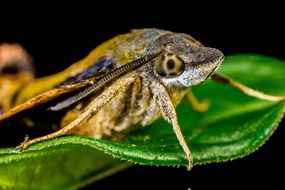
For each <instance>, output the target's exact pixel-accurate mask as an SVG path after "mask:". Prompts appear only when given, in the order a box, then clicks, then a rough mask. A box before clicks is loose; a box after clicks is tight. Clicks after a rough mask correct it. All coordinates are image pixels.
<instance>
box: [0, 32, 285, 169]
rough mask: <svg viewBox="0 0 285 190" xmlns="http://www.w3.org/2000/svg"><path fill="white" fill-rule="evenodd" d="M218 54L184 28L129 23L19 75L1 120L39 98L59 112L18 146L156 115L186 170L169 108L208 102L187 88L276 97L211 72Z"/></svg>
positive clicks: (126, 125) (127, 126) (115, 129)
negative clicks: (42, 71)
mask: <svg viewBox="0 0 285 190" xmlns="http://www.w3.org/2000/svg"><path fill="white" fill-rule="evenodd" d="M223 60H224V55H223V53H222V52H221V51H219V50H217V49H214V48H210V47H205V46H203V45H202V44H201V43H200V42H199V41H197V40H195V39H194V38H193V37H191V36H189V35H187V34H183V33H174V32H170V31H166V30H159V29H138V30H132V31H131V32H130V33H127V34H122V35H118V36H116V37H114V38H112V39H110V40H109V41H106V42H104V43H103V44H101V45H99V46H98V47H97V48H95V49H94V50H93V51H92V52H91V53H90V54H89V55H88V56H87V57H85V58H83V59H82V60H80V61H79V62H77V63H75V64H73V65H71V66H70V67H68V68H67V69H65V70H64V71H62V72H60V73H57V74H54V75H51V76H48V77H44V78H39V79H33V78H31V79H30V80H28V81H27V82H25V83H24V84H23V85H21V88H20V90H18V91H17V93H12V94H10V95H11V96H13V98H10V99H9V100H10V102H9V104H7V103H6V105H9V106H6V110H4V111H5V112H4V113H3V114H1V115H0V122H2V123H3V122H5V121H7V120H8V119H10V118H12V117H15V116H16V115H18V114H20V113H22V112H24V111H27V110H30V109H32V108H34V107H36V106H40V105H45V104H47V105H49V106H48V107H47V109H46V112H55V113H56V112H59V111H61V112H62V111H63V112H64V114H63V116H62V118H61V119H60V122H59V123H58V125H59V126H60V129H59V130H58V131H56V132H53V133H51V134H48V135H46V136H42V137H38V138H35V139H31V140H26V141H24V142H23V143H22V144H21V145H20V148H21V149H22V150H25V149H27V148H28V147H29V146H30V145H32V144H35V143H38V142H42V141H47V140H50V139H54V138H57V137H60V136H63V135H67V134H73V135H81V136H87V137H93V138H97V139H100V138H109V139H113V138H117V137H118V136H120V134H126V133H127V132H128V131H130V130H132V128H133V127H134V126H135V125H137V124H139V125H140V126H146V125H148V124H150V123H152V122H154V121H155V120H157V119H158V118H160V117H161V116H162V117H163V118H164V119H165V120H166V121H168V122H169V123H171V124H172V127H173V131H174V134H175V135H176V137H177V140H178V142H179V143H180V145H181V148H182V149H183V151H184V152H185V156H186V157H187V159H188V161H189V163H188V166H187V168H188V170H190V169H191V168H192V167H193V158H192V154H191V151H190V148H189V147H188V144H187V143H189V140H187V137H184V136H183V133H182V131H181V129H180V127H179V123H178V121H177V115H176V111H175V107H176V106H177V105H178V104H179V103H180V101H181V100H182V98H184V97H187V99H188V101H189V102H190V103H191V105H192V106H193V108H194V109H195V110H197V111H205V110H206V109H207V107H208V106H209V104H208V103H207V102H198V101H197V99H196V98H195V96H194V94H193V93H192V91H191V88H192V87H194V86H197V85H200V84H202V83H204V82H205V81H206V80H207V79H212V80H214V81H216V82H218V83H222V84H227V85H230V86H232V87H234V88H237V89H239V90H241V91H242V92H244V93H246V94H248V95H250V96H254V97H256V98H260V99H264V100H269V101H281V100H283V97H278V96H271V95H267V94H264V93H262V92H258V91H256V90H253V89H251V88H249V87H247V86H245V85H243V84H241V83H239V82H237V81H235V80H233V79H230V78H227V77H225V76H221V75H219V74H216V73H215V72H216V70H217V69H218V68H219V66H220V65H221V64H222V62H223ZM0 103H1V102H0ZM50 104H52V105H50Z"/></svg>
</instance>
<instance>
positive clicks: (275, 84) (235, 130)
mask: <svg viewBox="0 0 285 190" xmlns="http://www.w3.org/2000/svg"><path fill="white" fill-rule="evenodd" d="M219 73H222V74H224V75H226V76H229V77H231V78H234V79H235V80H237V81H239V82H242V83H244V84H246V85H248V86H250V87H253V88H255V89H257V90H260V91H263V92H266V93H270V94H274V95H283V96H285V87H284V81H285V63H284V62H283V61H280V60H277V59H274V58H270V57H265V56H259V55H236V56H229V57H227V59H226V60H225V63H224V64H223V65H222V66H221V68H220V70H219ZM193 90H194V93H195V94H196V95H197V96H198V97H199V99H204V98H208V99H210V101H211V107H210V109H209V110H208V111H207V112H205V113H197V112H194V111H193V110H192V108H191V107H190V106H189V105H188V103H187V102H186V101H183V102H182V103H181V104H180V105H179V106H178V108H177V113H178V117H179V122H180V125H181V127H182V131H183V133H184V135H185V137H186V139H187V142H188V144H189V146H190V149H191V151H192V153H193V156H194V164H195V165H197V164H204V163H211V162H222V161H227V160H232V159H236V158H240V157H243V156H246V155H248V154H250V153H251V152H253V151H255V150H257V149H258V148H259V147H260V146H262V145H263V144H264V143H265V142H266V140H268V138H269V137H270V136H271V135H272V133H273V132H274V130H275V129H276V127H277V126H278V123H279V122H280V120H281V119H282V117H283V114H284V111H285V103H284V102H282V103H272V102H267V101H262V100H258V99H255V98H252V97H249V96H247V95H245V94H243V93H241V92H240V91H238V90H236V89H233V88H232V87H229V86H225V85H221V84H217V83H214V82H213V81H208V82H206V83H205V84H204V85H202V86H199V87H196V88H194V89H193ZM113 157H115V158H117V159H114V158H113ZM121 159H123V160H128V161H131V162H133V163H138V164H146V165H158V166H166V165H167V166H186V164H187V159H186V157H185V155H184V153H183V151H182V149H181V147H180V145H179V143H178V141H177V139H176V137H175V135H174V133H173V131H172V128H171V126H170V125H169V124H167V123H166V122H164V121H162V120H158V121H156V122H155V123H153V124H152V125H150V126H147V127H145V128H142V129H139V130H137V131H134V132H133V133H131V134H130V135H128V137H127V138H126V139H124V140H123V141H121V142H113V141H107V140H94V139H88V138H82V137H71V136H70V137H62V138H58V139H54V140H51V141H48V142H43V143H39V144H36V145H33V146H31V147H30V149H29V150H27V151H25V152H24V153H19V152H17V151H16V149H15V148H6V149H0V187H2V188H7V189H10V188H12V189H74V188H78V187H80V186H84V185H85V184H88V183H90V182H93V181H96V180H99V179H101V178H103V177H105V176H107V175H111V174H113V173H114V172H117V171H119V170H121V169H124V168H125V167H128V166H129V165H131V162H125V161H120V160H121Z"/></svg>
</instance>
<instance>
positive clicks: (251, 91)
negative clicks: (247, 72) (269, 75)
mask: <svg viewBox="0 0 285 190" xmlns="http://www.w3.org/2000/svg"><path fill="white" fill-rule="evenodd" d="M212 79H213V80H214V81H216V82H218V83H221V84H227V85H230V86H232V87H234V88H237V89H238V90H240V91H242V92H243V93H245V94H247V95H249V96H252V97H255V98H258V99H262V100H268V101H272V102H279V101H283V100H284V97H282V96H272V95H269V94H265V93H262V92H259V91H257V90H254V89H252V88H250V87H248V86H246V85H244V84H241V83H239V82H237V81H235V80H233V79H230V78H227V77H225V76H222V75H218V74H214V75H212Z"/></svg>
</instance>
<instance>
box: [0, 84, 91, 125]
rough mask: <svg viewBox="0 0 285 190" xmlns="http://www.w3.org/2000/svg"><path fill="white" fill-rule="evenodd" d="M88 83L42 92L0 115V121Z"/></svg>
mask: <svg viewBox="0 0 285 190" xmlns="http://www.w3.org/2000/svg"><path fill="white" fill-rule="evenodd" d="M89 82H90V81H89V80H86V81H84V82H80V83H76V84H71V85H66V86H62V87H57V88H54V89H51V90H48V91H46V92H43V93H42V94H39V95H37V96H35V97H33V98H31V99H29V100H27V101H26V102H24V103H22V104H19V105H17V106H15V107H13V108H12V109H10V110H9V111H7V112H5V113H3V114H2V115H0V121H3V120H4V119H7V118H9V117H11V116H13V115H15V114H18V113H20V112H22V111H25V110H28V109H30V108H32V107H34V106H37V105H40V104H43V103H45V102H48V101H50V100H52V99H54V98H57V97H59V96H62V95H64V94H67V93H69V92H73V91H75V90H78V89H81V88H83V87H85V86H87V85H88V84H90V83H89Z"/></svg>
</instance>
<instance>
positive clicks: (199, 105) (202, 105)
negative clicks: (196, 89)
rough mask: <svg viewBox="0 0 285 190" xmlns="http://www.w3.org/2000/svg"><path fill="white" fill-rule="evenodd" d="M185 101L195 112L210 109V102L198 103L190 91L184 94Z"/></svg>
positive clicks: (206, 100) (207, 100)
mask: <svg viewBox="0 0 285 190" xmlns="http://www.w3.org/2000/svg"><path fill="white" fill-rule="evenodd" d="M186 98H187V101H188V102H189V104H190V105H191V106H192V108H193V109H194V110H195V111H197V112H205V111H207V110H208V109H209V107H210V103H211V102H210V100H209V99H204V100H202V101H199V100H198V99H197V97H196V96H195V95H194V94H193V91H192V89H189V91H188V92H187V94H186Z"/></svg>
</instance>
